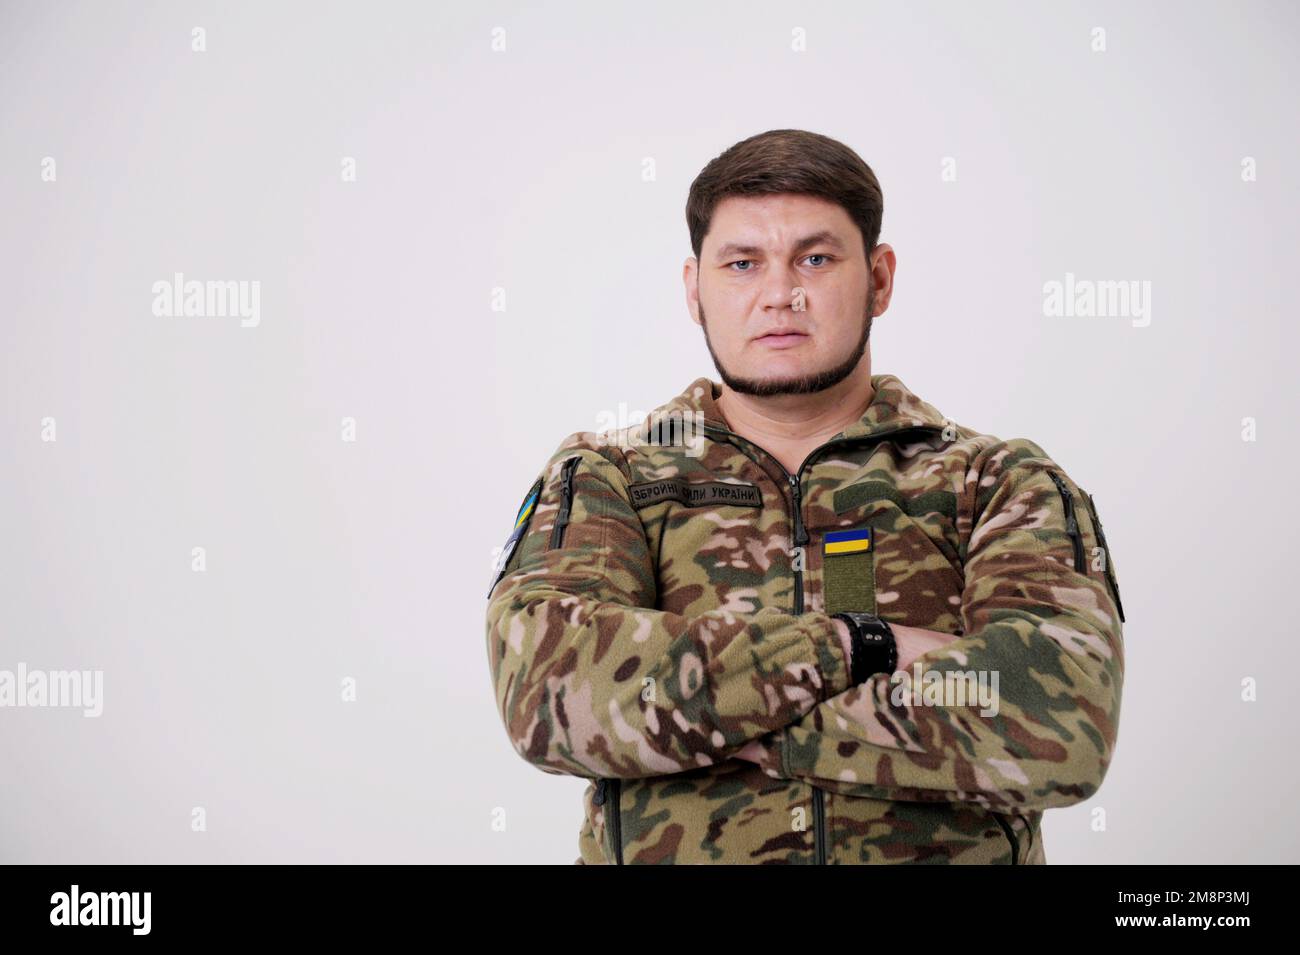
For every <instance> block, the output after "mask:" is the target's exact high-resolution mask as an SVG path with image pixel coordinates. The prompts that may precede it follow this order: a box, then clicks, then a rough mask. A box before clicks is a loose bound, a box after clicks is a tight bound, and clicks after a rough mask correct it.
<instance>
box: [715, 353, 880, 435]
mask: <svg viewBox="0 0 1300 955" xmlns="http://www.w3.org/2000/svg"><path fill="white" fill-rule="evenodd" d="M874 394H875V391H874V389H873V388H872V386H871V366H870V365H869V364H868V363H867V362H865V361H864V362H862V363H861V364H860V365H859V366H858V368H857V369H856V370H855V371H854V372H853V374H851V375H849V377H847V378H845V379H844V380H843V381H841V382H840V383H839V384H837V385H834V386H832V387H830V388H827V389H826V390H825V391H821V392H818V393H816V394H810V395H772V396H766V397H755V396H754V395H744V394H740V393H738V392H735V391H732V390H731V389H730V388H728V387H727V385H726V383H725V382H724V383H723V384H722V387H721V390H720V392H719V394H718V397H717V398H716V399H715V401H716V404H717V407H718V410H719V411H720V412H721V413H722V416H723V417H724V418H726V420H727V426H728V427H729V428H730V429H731V430H732V431H734V432H735V433H736V434H738V435H740V436H741V437H742V438H746V439H748V440H750V441H753V442H754V443H755V444H757V445H758V446H759V447H766V448H773V449H775V448H781V447H785V448H790V447H795V448H798V447H805V446H806V447H808V448H813V447H816V446H817V445H819V444H822V443H823V442H825V441H826V440H827V439H828V438H830V437H832V436H834V435H836V434H839V433H840V432H841V431H843V430H844V429H845V428H847V427H848V426H849V425H851V424H853V423H854V422H856V421H858V420H859V419H860V418H861V417H862V415H863V414H865V413H866V410H867V406H868V405H869V404H871V399H872V398H873V397H874Z"/></svg>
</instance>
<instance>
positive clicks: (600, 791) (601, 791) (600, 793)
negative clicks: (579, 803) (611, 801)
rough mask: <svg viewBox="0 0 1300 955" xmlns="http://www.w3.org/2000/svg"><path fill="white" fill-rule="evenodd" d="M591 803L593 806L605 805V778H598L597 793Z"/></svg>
mask: <svg viewBox="0 0 1300 955" xmlns="http://www.w3.org/2000/svg"><path fill="white" fill-rule="evenodd" d="M591 804H592V805H593V806H603V805H605V780H603V779H598V780H596V794H595V795H594V796H592V797H591Z"/></svg>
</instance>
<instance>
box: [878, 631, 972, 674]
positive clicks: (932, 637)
mask: <svg viewBox="0 0 1300 955" xmlns="http://www.w3.org/2000/svg"><path fill="white" fill-rule="evenodd" d="M889 628H890V629H891V630H893V631H894V641H895V642H896V643H897V644H898V665H897V666H895V667H894V672H895V673H897V672H898V671H899V670H908V669H910V668H911V666H912V664H913V663H914V662H916V658H917V657H919V656H923V655H925V654H927V653H929V652H930V651H931V650H937V649H939V648H940V647H943V646H947V645H948V644H950V643H952V642H953V641H954V640H958V639H960V638H959V637H957V636H954V635H953V634H951V633H940V632H939V631H938V630H922V629H921V628H920V627H904V626H901V625H899V624H896V623H891V624H890V625H889Z"/></svg>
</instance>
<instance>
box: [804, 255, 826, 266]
mask: <svg viewBox="0 0 1300 955" xmlns="http://www.w3.org/2000/svg"><path fill="white" fill-rule="evenodd" d="M808 258H809V259H825V260H826V261H827V262H830V260H831V257H830V256H829V255H826V254H825V253H824V252H814V253H813V254H812V255H810V256H808ZM810 264H811V265H813V266H814V267H816V265H817V263H816V262H811V263H810Z"/></svg>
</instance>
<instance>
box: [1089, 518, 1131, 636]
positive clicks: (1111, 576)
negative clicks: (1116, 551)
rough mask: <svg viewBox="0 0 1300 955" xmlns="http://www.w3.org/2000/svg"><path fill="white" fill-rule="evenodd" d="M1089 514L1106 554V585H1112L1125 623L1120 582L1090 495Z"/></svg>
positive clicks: (1111, 589) (1111, 588)
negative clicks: (1112, 565) (1111, 561)
mask: <svg viewBox="0 0 1300 955" xmlns="http://www.w3.org/2000/svg"><path fill="white" fill-rule="evenodd" d="M1088 513H1089V514H1091V515H1092V526H1093V527H1094V528H1095V529H1096V531H1097V543H1098V544H1100V545H1101V549H1102V551H1103V552H1105V554H1106V583H1108V584H1110V592H1111V595H1112V596H1114V598H1115V609H1116V610H1118V611H1119V622H1120V623H1124V604H1123V602H1122V601H1121V600H1120V599H1119V581H1118V580H1117V579H1115V572H1114V571H1113V570H1111V567H1110V548H1109V547H1107V546H1106V532H1105V531H1103V530H1102V529H1101V518H1100V517H1098V516H1097V503H1096V502H1095V501H1094V500H1093V499H1092V495H1091V494H1089V495H1088Z"/></svg>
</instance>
